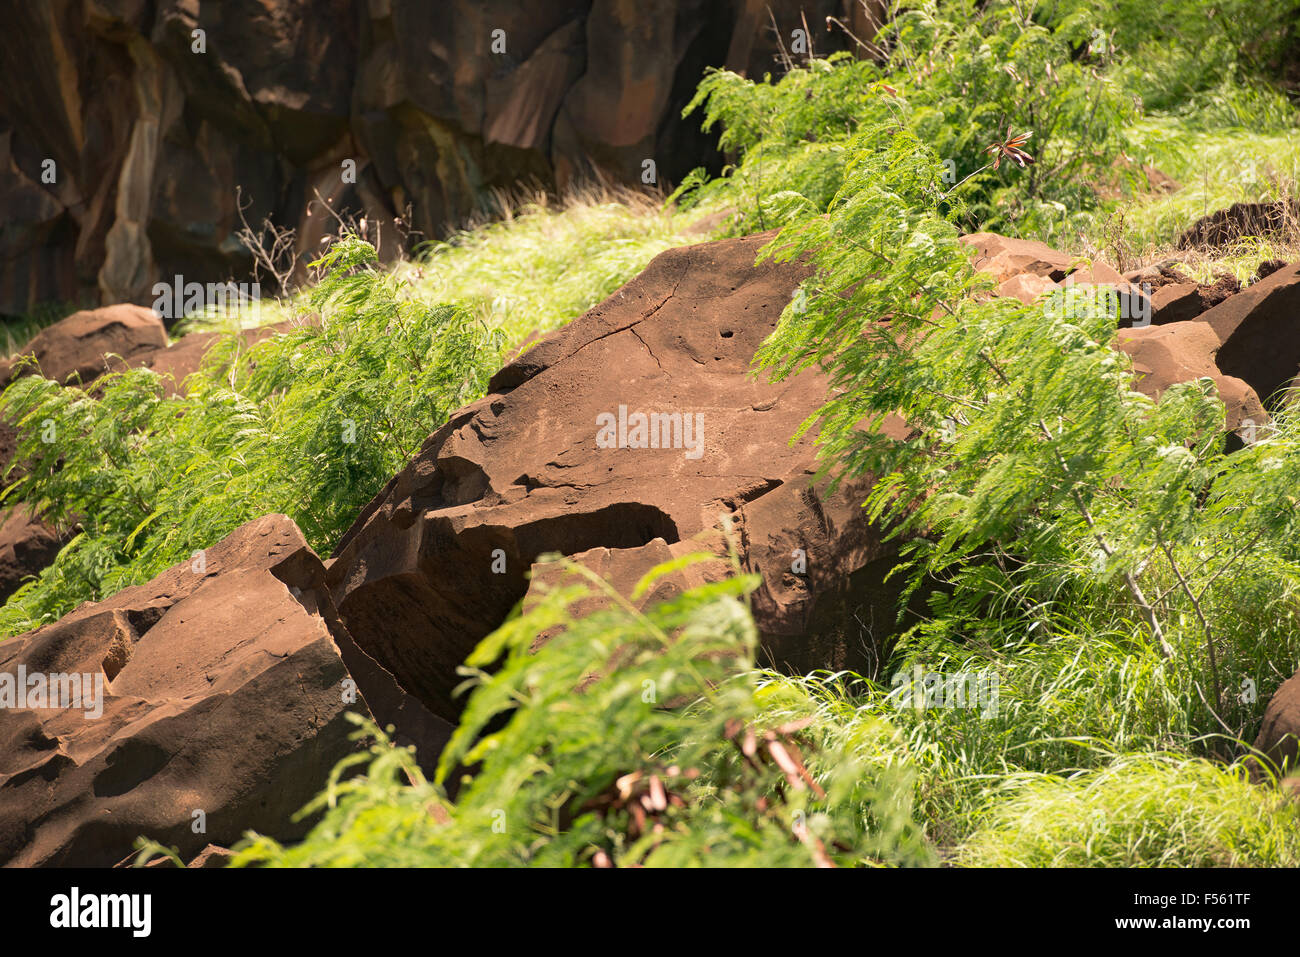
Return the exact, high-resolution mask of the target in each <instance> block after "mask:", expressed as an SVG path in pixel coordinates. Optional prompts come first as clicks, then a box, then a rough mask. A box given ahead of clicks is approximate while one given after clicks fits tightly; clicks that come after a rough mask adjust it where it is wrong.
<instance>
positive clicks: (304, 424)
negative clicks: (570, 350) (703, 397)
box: [0, 237, 500, 634]
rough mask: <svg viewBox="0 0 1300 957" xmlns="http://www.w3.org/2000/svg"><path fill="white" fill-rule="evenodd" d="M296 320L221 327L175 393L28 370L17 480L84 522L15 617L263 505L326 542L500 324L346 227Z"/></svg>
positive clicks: (45, 617) (65, 600)
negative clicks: (261, 328) (275, 327)
mask: <svg viewBox="0 0 1300 957" xmlns="http://www.w3.org/2000/svg"><path fill="white" fill-rule="evenodd" d="M320 266H321V267H322V268H323V269H324V270H325V275H324V278H323V280H322V281H321V283H320V284H319V285H317V286H315V287H314V288H313V289H312V290H311V293H310V297H309V305H310V307H311V308H312V309H313V310H314V312H315V313H316V314H318V315H319V316H320V322H319V324H316V323H311V322H304V323H303V324H302V325H300V326H298V327H296V328H294V329H292V330H291V331H289V332H287V333H284V334H281V335H277V336H275V337H273V338H271V339H269V340H267V341H265V342H262V343H259V344H258V345H256V346H255V347H253V348H252V349H251V350H248V351H247V354H245V355H243V356H237V355H235V353H236V352H237V351H238V350H239V348H240V345H239V342H238V340H237V339H236V338H235V337H233V336H232V337H229V338H228V339H226V340H225V341H224V342H223V343H222V344H220V345H219V346H217V347H215V348H214V349H212V350H211V351H210V352H209V353H208V355H207V357H206V358H205V367H204V370H203V371H202V372H201V373H199V374H197V375H195V376H193V377H191V379H190V380H189V382H188V383H187V385H188V393H187V394H186V395H185V396H183V397H177V398H168V397H166V395H165V390H164V388H163V383H162V381H161V380H160V378H159V377H158V376H157V375H156V374H155V373H153V372H152V371H150V370H147V369H134V370H131V371H128V372H123V373H118V374H114V375H111V376H107V377H104V378H101V379H99V380H97V381H96V382H95V384H94V387H93V389H94V393H96V394H97V395H98V397H96V394H92V393H91V392H89V391H87V390H85V389H79V388H72V387H67V388H65V387H60V386H58V385H57V384H55V383H53V382H51V381H49V380H46V379H43V378H40V377H38V376H29V377H24V378H21V379H19V380H17V381H16V382H15V383H14V384H13V385H11V386H10V387H9V389H8V390H7V391H6V392H5V395H4V397H3V399H2V400H0V412H3V414H4V415H5V416H6V417H8V418H9V419H10V420H11V421H13V422H15V423H16V424H17V425H18V426H19V428H20V433H21V436H20V443H19V447H18V454H17V457H16V461H17V462H22V463H24V464H25V466H26V468H27V470H28V473H27V474H26V475H25V476H24V477H23V478H21V479H20V480H19V481H18V482H16V483H15V484H14V485H13V486H12V487H11V488H10V489H9V490H8V493H7V494H8V496H9V497H11V498H21V499H22V500H24V501H28V502H31V503H33V504H34V505H36V506H38V507H39V509H40V510H41V512H42V514H44V515H46V516H47V517H48V518H50V519H51V520H53V521H56V522H61V523H71V522H74V521H75V522H76V523H77V524H78V525H79V527H80V531H79V533H78V534H77V536H76V537H75V538H74V539H73V541H72V542H71V543H70V544H69V545H68V546H67V547H65V548H64V550H63V551H62V552H61V553H60V554H59V557H58V559H57V560H56V561H55V563H54V565H53V566H51V567H50V568H49V569H47V570H46V571H45V572H44V573H42V575H41V576H40V577H39V578H38V579H37V580H36V581H35V582H32V583H29V584H28V585H26V586H24V588H23V589H21V590H20V591H19V592H18V593H17V594H16V595H15V596H14V597H13V598H11V599H10V601H9V602H8V604H6V605H5V607H4V609H3V610H0V628H2V629H3V631H4V632H5V633H7V634H13V633H15V632H17V631H22V630H25V629H27V628H31V627H35V626H36V625H38V624H41V623H43V622H45V621H49V620H53V619H54V618H57V617H58V616H59V615H61V614H63V613H65V612H67V611H68V610H70V609H71V608H73V607H75V606H76V605H77V604H79V603H80V602H82V601H85V600H87V599H93V598H96V597H98V596H100V595H103V594H107V593H111V592H113V591H116V590H117V589H119V588H122V587H125V586H127V585H130V584H135V583H138V582H140V581H144V580H147V579H148V578H150V577H152V576H153V575H155V574H157V573H158V572H159V571H161V570H162V569H164V568H166V567H168V566H169V565H172V564H174V563H176V562H178V561H181V560H183V559H186V558H188V557H189V556H190V555H191V553H192V552H193V551H195V550H198V549H202V548H205V547H207V546H209V545H212V544H214V543H215V542H217V541H219V540H220V539H221V538H222V537H224V536H225V535H227V534H229V533H230V532H231V531H233V530H234V529H235V528H237V527H238V526H239V525H241V524H243V523H244V522H246V521H249V520H251V519H253V518H256V517H257V516H259V515H264V514H266V513H268V512H284V513H286V514H288V515H289V516H291V517H292V518H293V519H294V520H295V521H296V522H297V523H298V524H299V526H300V527H301V528H302V529H303V532H304V534H305V535H306V536H307V538H308V540H309V541H310V542H311V543H312V544H313V546H314V547H316V548H318V549H321V550H324V551H328V550H329V548H331V547H332V545H333V543H334V542H335V541H336V540H337V538H338V536H339V535H340V534H342V532H343V530H344V529H346V528H347V526H348V525H349V524H351V522H352V520H353V519H354V518H355V516H356V514H357V512H358V511H359V510H360V509H361V507H362V506H363V505H364V504H365V503H366V502H367V501H368V500H369V499H370V498H371V497H373V495H374V494H375V492H376V491H378V489H380V488H382V487H383V485H384V483H385V482H386V481H387V480H388V478H389V477H390V476H391V475H392V474H393V473H394V472H396V471H397V470H398V469H400V468H401V467H402V466H403V465H404V464H405V462H406V461H407V459H408V458H409V457H410V456H411V455H412V454H413V453H414V452H416V451H417V450H418V449H419V446H420V444H421V443H422V442H423V441H424V439H425V437H426V436H427V435H428V434H429V432H431V431H432V430H433V429H435V428H436V427H437V426H439V425H441V424H442V423H443V422H444V421H445V420H446V418H447V416H448V415H449V414H450V413H451V412H452V411H453V410H454V409H456V408H458V407H460V406H461V405H463V404H465V403H466V402H469V401H471V400H473V399H476V398H478V397H479V396H480V395H481V394H482V393H483V390H484V388H485V386H486V383H487V378H488V376H489V375H490V374H491V373H492V372H493V371H494V370H495V368H496V360H497V356H498V354H499V351H500V337H499V334H498V333H495V332H494V331H492V330H488V329H487V328H485V327H484V326H483V324H482V323H481V322H479V321H477V320H475V319H473V318H471V317H470V316H469V315H468V314H467V313H466V312H465V311H464V310H461V309H459V308H456V307H454V306H439V307H427V306H424V305H422V304H420V303H418V302H414V301H412V300H410V299H409V298H405V297H403V296H401V295H400V294H399V289H398V283H397V281H396V280H394V279H393V278H392V277H390V276H387V275H385V274H384V273H382V272H378V271H376V270H375V269H374V268H373V266H374V250H373V249H372V248H371V247H370V246H369V245H368V244H366V243H364V242H362V241H361V240H359V239H356V238H355V237H351V238H347V239H345V240H343V241H342V242H339V243H337V244H335V245H334V246H333V247H331V248H330V250H329V252H327V253H326V254H325V256H324V258H323V259H322V260H321V262H320Z"/></svg>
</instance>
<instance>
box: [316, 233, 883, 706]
mask: <svg viewBox="0 0 1300 957" xmlns="http://www.w3.org/2000/svg"><path fill="white" fill-rule="evenodd" d="M769 238H770V234H767V235H760V236H752V237H748V238H745V239H736V240H727V241H724V242H719V243H706V244H702V245H698V246H691V247H687V248H682V249H674V250H670V251H668V252H665V253H663V254H662V255H660V256H659V257H657V258H656V259H655V260H654V261H653V262H652V263H651V264H650V265H649V267H647V269H646V270H645V271H644V272H643V273H642V274H641V275H640V276H638V277H637V278H636V279H635V280H633V281H632V282H631V283H629V284H628V285H627V286H625V287H624V288H623V289H621V290H619V291H618V292H617V293H615V294H614V295H613V296H611V297H610V298H609V299H607V300H606V301H605V302H603V303H601V304H600V305H599V306H597V307H595V308H594V309H592V310H591V311H590V312H588V313H587V314H586V315H584V316H582V317H581V318H579V319H576V320H574V321H573V322H572V323H571V324H569V325H568V326H567V327H566V328H564V329H563V330H561V331H559V332H557V333H555V334H552V335H550V336H547V337H545V338H543V339H541V340H540V341H539V342H538V343H537V344H536V345H535V346H533V348H531V349H530V350H528V351H527V352H525V353H524V354H523V355H522V356H520V357H519V358H517V359H516V360H515V361H513V362H511V363H510V364H509V365H507V366H506V367H505V368H503V369H502V370H501V371H500V372H498V373H497V375H496V376H494V377H493V379H492V381H491V383H490V386H489V388H490V390H491V394H490V395H488V396H487V397H486V398H484V399H483V400H482V401H480V402H478V403H476V404H474V405H472V406H469V407H467V408H465V409H462V410H461V411H459V412H458V413H456V414H455V415H454V416H453V417H452V419H451V420H450V421H449V422H448V423H447V424H446V425H445V426H444V427H443V428H441V429H439V430H438V431H437V432H436V433H434V434H433V435H432V436H431V437H430V438H429V439H428V441H427V442H426V443H425V445H424V447H423V449H422V451H421V452H420V453H419V455H418V456H417V457H416V458H415V460H414V461H413V462H412V463H411V464H410V465H409V466H408V467H407V468H406V469H405V470H404V471H403V472H401V473H399V474H398V475H397V476H396V477H395V478H394V479H393V480H392V481H391V482H390V483H389V485H388V487H387V488H385V489H384V490H383V491H382V492H381V493H380V494H379V496H378V497H377V498H376V499H375V500H374V501H373V502H371V503H370V505H369V506H368V507H367V508H366V509H365V511H364V512H363V513H362V515H361V516H360V518H359V519H358V520H357V522H356V523H355V524H354V525H353V527H352V528H351V529H350V530H349V531H348V532H347V533H346V535H345V536H344V538H343V540H342V542H341V543H340V545H339V548H338V549H337V550H336V552H335V557H334V559H333V561H332V562H331V563H330V570H329V582H330V587H331V590H332V592H333V595H334V598H335V601H336V604H337V606H338V608H339V611H340V613H341V615H342V616H343V619H344V621H345V622H346V623H347V624H348V627H349V629H350V631H351V632H352V633H353V635H354V636H356V638H357V640H358V642H360V643H361V644H362V645H363V646H364V647H365V649H366V650H367V651H368V652H370V653H371V654H373V655H374V656H375V658H377V659H378V660H379V661H380V662H381V663H382V664H384V665H385V666H386V667H387V668H389V669H390V670H391V671H392V672H393V673H394V674H395V675H397V676H398V677H399V679H400V680H401V681H402V682H403V683H404V684H405V685H406V686H407V687H408V688H409V689H410V690H411V692H412V693H413V694H417V695H419V696H420V697H421V698H422V699H423V700H424V701H425V703H426V704H428V705H429V706H430V708H431V709H432V710H433V711H434V712H435V713H436V714H438V715H439V716H441V717H444V718H448V719H452V718H454V717H455V716H456V714H457V713H458V710H459V707H460V703H459V702H457V701H455V700H453V699H452V696H451V690H452V689H453V688H454V687H455V686H456V685H457V684H458V683H459V681H460V678H459V677H458V676H457V675H456V671H455V669H456V667H457V665H459V664H460V663H461V662H462V661H463V659H464V658H465V655H466V654H467V653H468V652H469V650H470V649H471V648H473V646H474V645H475V643H476V642H477V641H478V640H479V639H480V638H482V637H483V636H484V635H485V634H487V633H488V632H489V631H490V630H491V629H493V628H494V627H495V626H496V625H498V624H499V623H500V622H501V621H502V620H503V619H504V617H505V616H506V614H507V613H508V611H509V610H510V608H511V607H512V606H513V605H514V604H515V603H516V602H517V601H519V600H520V599H521V598H523V597H524V596H525V593H526V592H527V590H528V587H529V584H528V580H527V577H526V576H527V573H528V572H529V570H530V567H531V566H532V565H533V563H534V562H535V561H536V560H537V558H538V557H539V556H540V555H543V554H545V553H549V552H560V553H563V554H566V555H571V556H582V557H583V559H584V560H588V561H590V562H592V563H593V567H596V568H598V569H600V570H601V571H603V572H604V573H606V574H611V575H613V577H614V578H615V580H617V581H627V582H633V581H635V579H636V578H638V577H640V575H641V574H644V572H645V571H646V570H648V569H649V568H650V567H651V566H653V565H654V564H656V563H657V562H658V561H660V560H662V559H664V558H666V557H668V556H670V555H677V554H681V553H683V552H685V551H699V550H701V549H703V550H706V551H713V552H714V553H715V554H716V553H720V552H722V551H723V549H724V545H723V541H722V537H721V535H720V533H719V532H718V530H717V529H718V527H719V522H720V519H721V518H722V517H723V516H727V517H729V518H730V519H731V521H733V522H734V523H735V527H736V531H737V538H738V544H739V547H740V551H741V557H742V561H743V562H744V563H745V565H746V566H747V567H749V568H751V569H753V570H756V571H759V572H760V573H761V574H763V576H764V579H765V584H764V585H763V588H762V590H761V591H760V593H759V594H758V595H757V596H756V600H755V612H756V615H757V619H758V623H759V627H760V630H761V631H762V632H763V634H764V636H765V641H764V647H765V651H766V652H767V654H768V655H769V656H770V658H771V660H772V661H774V662H775V663H777V664H780V665H784V666H788V667H797V668H805V667H859V668H863V667H867V665H868V663H869V658H870V656H871V654H873V653H878V647H877V646H876V644H875V640H873V639H872V638H871V637H870V636H869V635H868V633H867V629H868V628H869V627H872V626H871V625H869V624H867V623H868V622H869V621H870V620H872V615H873V613H874V615H875V619H874V621H875V627H876V628H877V629H878V631H879V635H878V636H877V637H879V636H880V635H883V634H884V633H885V632H886V631H888V628H887V627H886V625H885V622H884V619H885V618H886V617H887V616H886V615H885V613H884V611H883V609H882V608H880V607H875V604H876V603H879V602H881V601H883V600H884V599H885V598H886V597H888V598H889V599H890V600H891V601H892V597H893V592H892V589H887V588H886V587H885V586H884V585H882V584H881V582H880V581H879V578H880V577H881V575H882V574H883V571H884V570H887V568H888V566H889V564H890V559H891V557H892V555H893V554H894V553H893V549H892V546H886V545H885V544H884V543H882V542H881V540H880V536H879V535H878V533H877V532H876V531H875V530H874V529H873V528H871V527H869V525H868V524H867V522H866V520H865V518H864V516H863V513H862V510H861V508H860V507H859V505H860V502H861V501H862V498H863V497H864V489H863V487H862V486H861V485H853V484H846V485H845V486H844V487H842V488H841V489H840V491H839V492H837V494H836V495H834V496H827V495H826V494H824V493H823V492H822V491H821V490H819V489H818V488H815V487H813V486H812V485H810V478H811V477H812V472H813V470H814V453H813V447H812V444H811V441H810V440H809V439H808V438H805V439H803V440H801V441H800V442H799V443H797V444H795V445H794V446H791V445H790V444H789V437H790V436H791V435H793V434H794V432H795V430H796V428H797V426H798V424H799V423H800V422H801V421H802V420H803V419H804V418H805V417H806V416H807V415H808V414H809V413H810V412H812V411H813V410H814V409H815V408H817V407H818V406H819V405H820V404H821V403H822V402H823V401H824V399H825V395H826V388H827V386H826V380H825V379H824V378H823V377H821V376H820V375H819V374H817V373H815V372H806V373H803V374H801V375H800V376H797V377H795V378H792V379H790V380H787V381H785V382H782V383H779V384H775V385H774V384H771V383H768V382H766V381H763V380H762V379H760V380H753V379H751V378H750V376H749V372H750V368H751V366H750V363H751V359H752V357H753V355H754V352H755V350H756V348H757V347H758V345H759V343H760V342H761V341H762V340H763V338H764V337H766V336H767V335H768V334H769V333H770V332H771V330H772V329H773V328H774V326H775V324H776V321H777V319H778V317H779V315H780V313H781V310H782V309H783V307H784V306H785V305H786V304H787V303H788V302H789V300H790V297H791V295H792V294H793V290H794V289H795V287H796V286H797V284H798V283H799V282H800V281H801V280H802V279H803V278H804V277H805V276H806V275H807V274H808V273H807V268H806V267H804V266H801V265H798V264H785V265H776V264H772V263H766V264H764V265H763V266H760V267H757V268H755V267H754V265H753V262H754V259H755V255H756V253H757V251H758V249H759V247H760V246H761V245H762V244H763V243H764V242H765V241H766V240H767V239H769ZM635 413H659V414H667V415H673V416H677V422H678V424H682V423H689V426H690V427H691V428H692V430H693V431H692V432H691V433H687V432H685V430H684V429H682V430H679V432H678V433H676V434H675V435H674V434H665V435H664V436H663V439H664V441H659V438H660V436H659V435H658V434H657V435H656V437H655V439H656V441H655V446H656V447H650V448H637V447H631V445H632V442H631V441H629V442H628V443H626V445H627V446H628V447H614V448H605V447H601V444H602V443H603V439H602V441H601V442H598V432H599V431H600V423H601V421H606V422H608V421H611V420H612V421H614V422H615V423H616V422H617V420H618V418H619V416H620V414H621V415H622V416H623V417H624V419H625V420H626V421H627V422H631V423H632V424H633V425H635V420H633V419H632V418H631V417H632V416H633V414H635ZM602 416H609V417H610V418H609V419H608V420H602V419H601V417H602ZM899 428H900V430H901V425H900V426H899ZM614 430H615V431H617V426H616V425H615V427H614ZM900 434H901V431H900ZM606 437H607V438H612V439H615V444H617V441H616V440H617V436H616V435H615V436H606ZM674 437H676V438H677V440H678V441H676V442H673V441H672V439H673V438H674ZM633 438H635V435H633ZM674 445H675V446H676V447H669V446H674ZM797 549H799V550H802V553H803V554H806V556H807V557H806V568H805V567H804V565H803V563H802V562H801V561H800V560H799V553H797V552H796V550H797ZM494 563H495V569H494ZM706 573H707V572H705V571H699V570H696V571H693V572H690V573H687V574H706ZM678 582H679V583H680V584H683V585H684V584H686V583H687V582H686V579H685V576H681V577H679V578H678ZM846 603H847V604H848V605H851V606H853V607H857V608H859V609H861V610H862V614H861V615H860V617H861V619H862V623H861V624H859V623H858V622H856V621H855V620H854V619H853V616H852V614H851V613H848V614H842V615H840V614H835V615H831V614H830V610H831V609H837V610H839V611H843V608H842V606H843V605H845V604H846ZM824 618H830V619H833V620H831V621H826V620H823V619H824ZM845 622H847V623H848V628H849V631H848V632H846V631H845V628H846V626H845Z"/></svg>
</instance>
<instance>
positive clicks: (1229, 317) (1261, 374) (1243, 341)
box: [1199, 262, 1300, 400]
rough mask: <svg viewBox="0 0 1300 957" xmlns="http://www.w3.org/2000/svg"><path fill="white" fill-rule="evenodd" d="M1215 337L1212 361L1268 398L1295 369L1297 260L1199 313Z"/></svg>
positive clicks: (1298, 357)
mask: <svg viewBox="0 0 1300 957" xmlns="http://www.w3.org/2000/svg"><path fill="white" fill-rule="evenodd" d="M1199 321H1200V322H1203V323H1205V324H1206V325H1207V326H1209V327H1210V328H1211V329H1213V330H1214V333H1215V335H1217V336H1218V337H1219V342H1220V343H1221V345H1220V346H1219V351H1218V355H1217V356H1216V361H1217V363H1218V366H1219V368H1220V369H1221V370H1222V371H1223V372H1224V374H1226V375H1231V376H1236V377H1238V378H1240V379H1242V380H1244V381H1245V382H1246V383H1248V384H1249V385H1250V387H1251V388H1253V389H1254V390H1255V391H1256V392H1257V393H1258V394H1259V396H1260V397H1261V398H1263V399H1265V400H1268V399H1270V398H1271V397H1272V396H1273V394H1274V393H1275V392H1277V390H1278V389H1281V388H1283V387H1284V386H1285V385H1286V384H1287V383H1288V382H1289V381H1290V380H1291V378H1292V377H1293V376H1295V374H1296V372H1297V370H1300V262H1296V263H1291V264H1290V265H1288V266H1284V267H1282V268H1281V269H1277V270H1275V271H1274V272H1272V273H1271V274H1270V275H1269V276H1268V277H1267V278H1265V279H1261V280H1260V281H1259V282H1257V283H1254V284H1252V285H1250V286H1247V287H1246V288H1245V289H1243V290H1242V291H1241V292H1239V293H1237V294H1236V295H1235V296H1231V297H1229V298H1228V299H1225V300H1224V301H1223V302H1221V303H1219V305H1217V306H1215V307H1214V308H1213V309H1210V310H1208V311H1207V312H1204V313H1202V314H1201V316H1200V317H1199Z"/></svg>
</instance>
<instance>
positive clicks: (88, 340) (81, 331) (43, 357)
mask: <svg viewBox="0 0 1300 957" xmlns="http://www.w3.org/2000/svg"><path fill="white" fill-rule="evenodd" d="M166 348H167V330H166V329H165V328H164V327H163V324H162V320H161V319H159V318H158V317H157V316H156V315H155V314H154V313H153V312H152V311H150V310H148V309H145V308H143V307H141V306H133V305H130V304H129V303H123V304H119V305H116V306H106V307H104V308H103V309H88V310H83V311H81V312H74V313H73V314H72V315H70V316H68V317H67V318H66V319H61V320H59V321H58V322H56V323H54V324H53V325H51V326H47V327H46V328H44V329H42V330H41V331H40V332H38V333H37V334H36V337H35V338H33V339H32V341H31V342H29V343H28V344H27V345H26V346H24V347H23V348H22V349H21V350H19V352H18V355H17V356H16V357H14V358H12V359H7V360H0V389H3V388H4V387H5V386H7V385H8V384H9V383H10V381H12V379H13V378H14V377H15V376H18V375H35V374H39V375H43V376H45V378H47V379H53V380H54V381H56V382H59V383H68V382H73V383H81V384H84V383H87V382H90V381H92V380H93V379H96V378H98V377H99V376H101V375H103V374H104V373H105V372H107V371H108V369H109V366H110V361H111V360H110V359H109V357H110V356H120V357H121V358H122V359H123V360H125V361H126V362H128V363H131V364H134V363H133V361H132V360H136V359H138V358H140V357H142V356H144V355H145V354H146V353H154V352H157V351H158V350H160V349H166ZM31 359H34V360H35V363H34V364H33V363H32V362H31V361H30V360H31Z"/></svg>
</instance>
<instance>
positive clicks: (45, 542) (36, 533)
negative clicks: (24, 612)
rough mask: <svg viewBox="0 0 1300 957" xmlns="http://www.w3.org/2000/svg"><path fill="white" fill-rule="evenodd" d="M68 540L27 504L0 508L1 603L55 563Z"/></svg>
mask: <svg viewBox="0 0 1300 957" xmlns="http://www.w3.org/2000/svg"><path fill="white" fill-rule="evenodd" d="M65 541H66V539H65V537H64V536H63V535H60V534H59V532H58V531H57V530H56V529H55V528H53V527H52V526H51V525H48V524H47V523H45V522H43V521H42V520H41V519H40V517H39V516H38V515H36V514H35V513H34V512H33V511H32V509H31V507H30V506H29V505H27V504H25V503H19V504H17V505H14V506H12V507H9V508H5V509H0V602H6V601H8V600H9V596H10V595H12V594H13V593H14V592H16V591H17V590H18V588H19V586H20V585H22V583H23V581H24V580H26V579H27V578H29V577H31V576H33V575H37V574H39V573H40V572H41V571H42V570H44V569H45V568H46V567H47V566H48V565H49V564H50V563H51V562H52V561H54V557H55V556H56V555H58V554H59V549H60V548H62V547H63V545H64V542H65Z"/></svg>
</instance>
